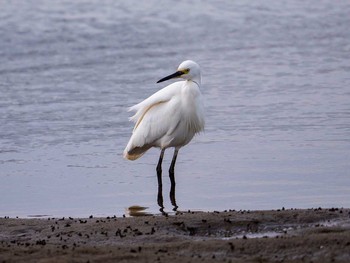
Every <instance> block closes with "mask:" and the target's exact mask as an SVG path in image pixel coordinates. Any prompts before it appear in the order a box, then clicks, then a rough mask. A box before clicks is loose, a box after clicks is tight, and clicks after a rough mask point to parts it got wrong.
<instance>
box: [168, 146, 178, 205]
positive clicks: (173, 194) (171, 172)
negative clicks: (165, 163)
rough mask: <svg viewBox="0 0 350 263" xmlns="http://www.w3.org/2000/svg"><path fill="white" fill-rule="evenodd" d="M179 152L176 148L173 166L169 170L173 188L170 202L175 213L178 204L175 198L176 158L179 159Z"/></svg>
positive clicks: (171, 187)
mask: <svg viewBox="0 0 350 263" xmlns="http://www.w3.org/2000/svg"><path fill="white" fill-rule="evenodd" d="M178 152H179V150H178V149H176V148H175V151H174V156H173V160H172V161H171V165H170V168H169V177H170V182H171V186H170V201H171V204H172V205H173V206H174V209H173V210H174V211H176V209H177V207H178V206H177V204H176V198H175V185H176V183H175V172H174V170H175V163H176V158H177V153H178Z"/></svg>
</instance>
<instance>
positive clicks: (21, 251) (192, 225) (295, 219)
mask: <svg viewBox="0 0 350 263" xmlns="http://www.w3.org/2000/svg"><path fill="white" fill-rule="evenodd" d="M0 259H1V262H38V261H40V262H87V261H90V262H156V261H160V262H179V261H183V260H185V261H186V262H229V261H230V260H231V261H235V262H247V261H248V262H262V261H268V262H270V261H274V262H281V261H288V262H299V261H306V262H308V261H314V262H330V261H335V262H349V261H350V209H346V208H331V209H321V208H317V209H289V210H287V209H286V210H283V209H278V210H266V211H225V212H218V211H215V212H190V211H188V212H177V213H176V214H175V215H163V216H162V215H159V216H154V215H147V216H137V217H114V216H113V217H104V218H101V217H99V218H94V217H90V218H71V217H69V218H25V219H21V218H0Z"/></svg>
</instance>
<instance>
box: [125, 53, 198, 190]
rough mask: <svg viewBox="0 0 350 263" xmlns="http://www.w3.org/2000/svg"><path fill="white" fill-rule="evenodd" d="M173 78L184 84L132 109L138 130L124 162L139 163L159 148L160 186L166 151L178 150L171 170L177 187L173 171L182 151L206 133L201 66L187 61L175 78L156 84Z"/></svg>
mask: <svg viewBox="0 0 350 263" xmlns="http://www.w3.org/2000/svg"><path fill="white" fill-rule="evenodd" d="M172 78H182V79H184V81H178V82H175V83H172V84H170V85H168V86H166V87H165V88H163V89H161V90H159V91H158V92H156V93H154V94H153V95H151V96H150V97H148V98H147V99H145V100H144V101H142V102H140V103H139V104H136V105H135V106H132V107H131V108H129V111H136V113H135V115H134V116H132V117H131V118H130V120H131V121H134V122H135V127H134V130H133V132H132V135H131V138H130V140H129V142H128V144H127V146H126V148H125V150H124V158H126V159H128V160H136V159H138V158H140V157H141V156H142V155H143V154H144V153H145V152H146V151H147V150H149V149H150V148H151V147H158V148H160V149H161V152H160V156H159V161H158V165H157V173H158V180H160V181H158V182H160V184H161V178H160V176H161V172H162V161H163V155H164V151H165V149H167V148H169V147H174V148H175V150H174V155H173V159H172V162H171V165H170V169H169V173H170V178H171V179H172V182H174V183H175V181H174V168H175V162H176V158H177V154H178V151H179V149H180V148H181V147H182V146H184V145H186V144H188V143H189V142H190V141H191V140H192V138H193V136H194V135H195V134H197V133H199V132H201V131H203V129H204V112H203V106H202V98H201V92H200V87H201V72H200V67H199V65H198V64H197V63H196V62H194V61H191V60H186V61H184V62H182V63H181V64H180V66H179V67H178V69H177V71H176V72H175V73H174V74H171V75H169V76H167V77H165V78H162V79H161V80H159V81H158V82H157V83H159V82H162V81H165V80H169V79H172Z"/></svg>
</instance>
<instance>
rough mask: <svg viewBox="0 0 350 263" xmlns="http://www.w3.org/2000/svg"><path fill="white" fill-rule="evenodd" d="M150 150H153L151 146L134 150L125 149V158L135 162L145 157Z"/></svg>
mask: <svg viewBox="0 0 350 263" xmlns="http://www.w3.org/2000/svg"><path fill="white" fill-rule="evenodd" d="M150 148H151V147H150V146H143V147H135V148H132V149H125V150H124V158H125V159H128V160H131V161H134V160H136V159H138V158H140V157H141V156H142V155H144V154H145V153H146V152H147V151H148V150H149V149H150Z"/></svg>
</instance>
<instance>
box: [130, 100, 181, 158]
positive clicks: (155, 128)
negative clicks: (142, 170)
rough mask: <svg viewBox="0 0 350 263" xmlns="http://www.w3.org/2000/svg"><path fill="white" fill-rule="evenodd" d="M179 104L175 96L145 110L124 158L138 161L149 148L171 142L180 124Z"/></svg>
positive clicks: (136, 125) (138, 121)
mask: <svg viewBox="0 0 350 263" xmlns="http://www.w3.org/2000/svg"><path fill="white" fill-rule="evenodd" d="M179 103H180V99H179V97H178V96H173V97H172V98H171V99H170V100H168V101H161V102H157V103H154V104H152V105H150V106H149V107H148V108H147V109H145V110H144V111H143V114H142V115H141V116H140V117H139V118H138V120H137V122H136V124H135V128H134V131H133V134H132V136H131V138H130V140H129V143H128V145H127V146H126V149H125V151H124V156H126V158H128V159H131V160H133V159H137V158H138V157H140V156H141V155H142V154H143V153H144V152H145V151H147V150H148V149H149V148H151V147H153V146H159V144H160V141H163V140H164V139H165V140H170V141H171V134H172V131H174V129H175V128H176V127H177V125H178V124H179V122H180V112H179V111H178V110H176V109H177V108H178V107H179ZM164 143H166V142H164Z"/></svg>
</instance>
